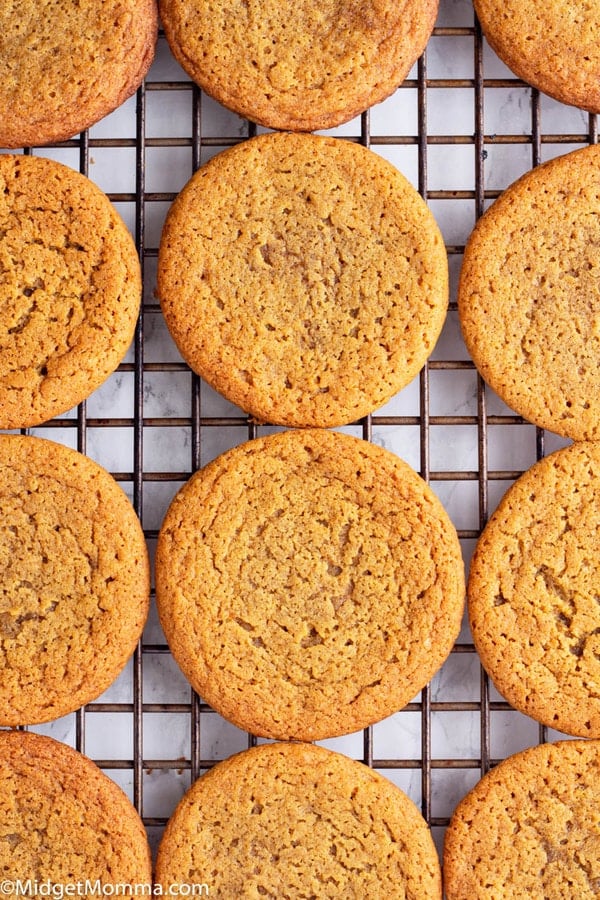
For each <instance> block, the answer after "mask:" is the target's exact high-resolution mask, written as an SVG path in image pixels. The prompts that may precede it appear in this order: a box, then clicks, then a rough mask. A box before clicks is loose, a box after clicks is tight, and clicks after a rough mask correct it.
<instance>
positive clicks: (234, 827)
mask: <svg viewBox="0 0 600 900" xmlns="http://www.w3.org/2000/svg"><path fill="white" fill-rule="evenodd" d="M156 880H157V883H158V884H161V885H162V886H163V888H164V889H165V890H166V889H167V887H168V885H170V884H177V883H179V884H181V883H193V882H201V883H202V882H204V883H208V884H209V885H210V889H211V895H212V893H213V892H214V894H215V895H216V896H218V897H243V896H246V897H267V898H272V900H276V898H277V900H279V898H285V897H290V898H291V897H307V898H315V900H316V898H317V897H319V898H321V897H323V898H325V897H332V898H338V897H359V896H360V897H374V898H381V900H384V898H386V900H387V898H390V900H391V898H394V900H396V898H398V900H409V898H410V900H441V897H442V888H441V875H440V867H439V861H438V857H437V852H436V849H435V846H434V844H433V841H432V839H431V835H430V832H429V829H428V828H427V825H426V823H425V820H424V819H423V818H422V816H421V814H420V813H419V811H418V810H417V808H416V807H415V805H414V804H413V803H412V801H411V800H409V798H408V797H407V796H406V795H405V794H403V793H402V791H401V790H400V789H399V788H397V787H396V786H395V785H393V784H392V783H391V782H390V781H388V780H387V779H385V778H383V777H382V776H381V775H378V774H377V773H376V772H374V771H373V770H371V769H368V768H367V767H366V766H364V765H363V764H362V763H359V762H356V761H354V760H351V759H347V758H346V757H343V756H341V755H340V754H338V753H334V752H332V751H331V750H326V749H324V748H323V747H318V746H314V745H310V744H292V743H290V744H265V745H262V746H258V747H255V748H253V749H251V750H247V751H245V752H244V753H240V754H237V755H236V756H233V757H231V758H230V759H228V760H226V761H225V762H221V763H219V764H218V765H216V766H215V767H214V768H213V769H211V770H210V771H209V772H208V773H207V774H206V775H203V776H202V777H201V778H200V779H199V780H198V781H197V782H196V783H195V784H194V785H193V786H192V788H191V789H190V790H189V791H188V793H187V794H186V795H185V797H184V798H183V800H182V801H181V802H180V804H179V806H178V807H177V809H176V810H175V813H174V814H173V816H172V817H171V820H170V821H169V824H168V825H167V829H166V831H165V834H164V837H163V840H162V843H161V845H160V848H159V852H158V858H157V863H156Z"/></svg>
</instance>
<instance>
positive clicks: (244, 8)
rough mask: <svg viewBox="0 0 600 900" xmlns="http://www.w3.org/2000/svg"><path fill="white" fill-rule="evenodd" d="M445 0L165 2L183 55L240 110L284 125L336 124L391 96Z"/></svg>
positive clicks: (171, 34) (164, 15)
mask: <svg viewBox="0 0 600 900" xmlns="http://www.w3.org/2000/svg"><path fill="white" fill-rule="evenodd" d="M437 8H438V0H405V2H403V3H402V4H399V3H397V2H395V0H377V2H374V3H373V2H372V3H369V4H365V3H363V2H362V0H323V2H321V3H319V4H315V3H306V2H302V3H293V4H281V3H279V2H277V0H249V2H246V3H238V2H237V0H225V2H221V3H219V4H214V3H211V2H209V0H161V2H160V13H161V19H162V22H163V25H164V28H165V34H166V36H167V40H168V41H169V44H170V47H171V50H172V51H173V54H174V56H175V57H176V59H177V60H178V61H179V63H180V64H181V65H182V66H183V68H184V69H185V71H186V72H187V73H188V75H189V76H190V77H191V78H192V79H193V80H194V81H195V82H197V84H199V85H200V87H201V88H203V89H204V90H205V91H206V92H207V93H208V94H210V95H211V96H212V97H214V98H215V99H216V100H218V101H219V102H220V103H222V104H223V105H224V106H226V107H228V108H229V109H232V110H234V112H237V113H239V114H240V115H242V116H245V117H247V118H249V119H251V120H252V121H254V122H258V123H260V124H261V125H266V126H267V127H269V128H277V129H281V130H284V131H316V130H318V129H323V128H332V127H333V126H335V125H339V124H340V123H342V122H345V121H347V120H348V119H351V118H353V117H354V116H356V115H358V114H359V113H361V112H362V111H363V110H365V109H367V107H369V106H372V105H373V104H374V103H378V102H379V101H380V100H384V99H385V98H386V97H388V96H389V95H390V94H391V93H393V91H394V90H395V89H396V88H397V87H398V85H399V84H401V82H402V81H403V80H404V78H405V77H406V75H407V74H408V72H409V70H410V68H411V67H412V65H413V63H414V62H415V61H416V60H417V58H418V57H419V56H420V55H421V53H422V52H423V50H424V49H425V45H426V43H427V41H428V39H429V36H430V34H431V32H432V30H433V25H434V22H435V18H436V15H437Z"/></svg>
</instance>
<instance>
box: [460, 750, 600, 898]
mask: <svg viewBox="0 0 600 900" xmlns="http://www.w3.org/2000/svg"><path fill="white" fill-rule="evenodd" d="M599 786H600V744H599V743H598V741H559V742H558V743H556V744H542V745H541V746H539V747H532V748H530V749H529V750H525V751H523V752H521V753H517V754H515V755H514V756H512V757H509V758H508V759H506V760H504V761H503V762H501V763H500V764H499V765H498V766H497V767H496V768H495V769H492V771H491V772H488V774H487V775H486V776H485V777H484V778H483V779H482V780H481V781H480V782H479V783H478V784H477V785H476V786H475V788H474V789H473V790H472V791H471V792H470V793H469V794H467V796H466V797H465V798H464V799H463V800H462V802H461V803H460V804H459V805H458V807H457V809H456V810H455V812H454V815H453V816H452V819H451V821H450V826H449V828H448V829H447V831H446V842H445V847H444V888H445V892H446V897H447V900H521V898H525V897H528V898H531V900H592V898H594V897H598V894H599V892H600V832H599V830H598V804H599V802H600V788H599Z"/></svg>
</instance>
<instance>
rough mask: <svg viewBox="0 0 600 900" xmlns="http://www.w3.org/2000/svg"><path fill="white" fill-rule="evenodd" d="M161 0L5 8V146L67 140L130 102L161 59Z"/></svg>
mask: <svg viewBox="0 0 600 900" xmlns="http://www.w3.org/2000/svg"><path fill="white" fill-rule="evenodd" d="M157 21H158V14H157V7H156V0H61V2H60V3H56V2H55V0H20V2H19V4H18V7H17V9H15V4H14V3H8V2H3V3H0V34H1V35H2V52H1V53H0V146H2V147H24V146H35V147H38V146H41V145H42V144H49V143H52V142H55V141H64V140H66V139H67V138H70V137H72V136H73V135H74V134H77V133H79V132H80V131H83V130H84V129H85V128H88V126H90V125H93V124H94V122H97V121H98V120H99V119H101V118H103V117H104V116H106V115H107V114H108V113H110V112H112V111H113V110H114V109H116V108H117V106H120V104H121V103H123V102H124V101H125V100H126V99H127V98H128V97H130V96H131V95H132V94H133V93H134V92H135V91H136V90H137V88H138V87H139V86H140V84H141V83H142V81H143V79H144V76H145V74H146V72H147V71H148V69H149V68H150V63H151V62H152V58H153V56H154V47H155V43H156V37H157Z"/></svg>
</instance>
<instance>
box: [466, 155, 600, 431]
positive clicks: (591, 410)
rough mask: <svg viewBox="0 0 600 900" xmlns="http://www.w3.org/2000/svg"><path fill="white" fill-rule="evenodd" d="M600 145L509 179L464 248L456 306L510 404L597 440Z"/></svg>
mask: <svg viewBox="0 0 600 900" xmlns="http://www.w3.org/2000/svg"><path fill="white" fill-rule="evenodd" d="M599 273H600V147H598V146H595V145H594V146H590V147H586V148H584V149H583V150H576V151H574V152H572V153H568V154H566V155H565V156H561V157H558V158H556V159H553V160H551V161H550V162H548V163H544V164H543V165H541V166H538V167H537V168H535V169H533V170H532V171H530V172H528V173H527V174H526V175H524V176H523V177H522V178H520V179H519V180H518V181H517V182H515V183H514V184H513V185H512V186H511V187H509V188H508V189H507V190H506V191H505V192H504V193H503V194H502V195H501V196H500V197H499V198H498V200H496V201H495V203H494V204H493V205H492V206H491V207H490V209H489V210H488V211H487V212H486V213H485V214H484V216H483V217H482V218H481V219H480V220H479V222H478V224H477V226H476V227H475V230H474V232H473V234H472V235H471V237H470V239H469V242H468V244H467V248H466V251H465V256H464V262H463V267H462V271H461V277H460V284H459V292H458V305H459V314H460V320H461V324H462V329H463V334H464V338H465V341H466V344H467V347H468V349H469V352H470V354H471V356H472V357H473V360H474V361H475V364H476V365H477V368H478V369H479V370H480V372H481V374H482V375H483V377H484V378H485V380H486V381H487V382H488V384H489V385H490V386H491V387H492V388H493V389H494V390H495V391H496V393H497V394H498V395H499V396H500V397H501V398H502V399H503V400H504V401H505V403H507V404H508V406H510V407H511V408H512V409H514V410H515V411H516V412H518V413H520V414H521V415H522V416H524V417H525V418H526V419H528V420H529V421H531V422H533V423H534V424H536V425H539V426H540V427H542V428H547V429H548V430H550V431H554V432H556V433H557V434H560V435H563V436H564V437H570V438H573V439H574V440H598V439H600V368H599V367H598V359H599V358H600V280H599Z"/></svg>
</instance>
